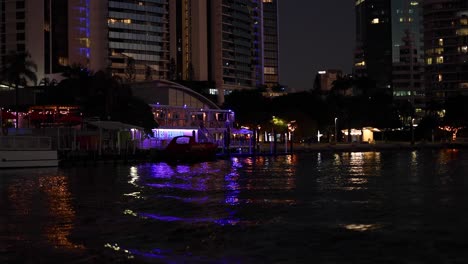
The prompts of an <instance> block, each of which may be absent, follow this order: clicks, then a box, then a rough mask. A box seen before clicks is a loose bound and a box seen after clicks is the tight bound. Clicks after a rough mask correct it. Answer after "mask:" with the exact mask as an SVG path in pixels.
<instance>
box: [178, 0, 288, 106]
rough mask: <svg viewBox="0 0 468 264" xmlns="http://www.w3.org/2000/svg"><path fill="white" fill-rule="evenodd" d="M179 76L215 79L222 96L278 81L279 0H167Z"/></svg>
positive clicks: (195, 78) (274, 84) (185, 78)
mask: <svg viewBox="0 0 468 264" xmlns="http://www.w3.org/2000/svg"><path fill="white" fill-rule="evenodd" d="M169 6H170V8H169V10H170V15H169V16H170V38H171V62H172V64H173V65H172V66H169V67H170V68H175V78H176V79H182V80H188V79H191V80H195V81H211V82H212V83H214V85H215V87H214V88H217V89H212V90H213V91H216V93H217V94H218V98H219V102H222V100H223V99H222V98H223V95H224V94H225V93H227V92H229V91H231V90H235V89H252V88H256V87H260V86H263V85H266V86H269V87H273V86H276V85H278V79H279V63H278V3H277V0H201V1H195V0H173V1H170V3H169Z"/></svg>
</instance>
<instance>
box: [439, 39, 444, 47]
mask: <svg viewBox="0 0 468 264" xmlns="http://www.w3.org/2000/svg"><path fill="white" fill-rule="evenodd" d="M443 45H444V39H441V38H440V39H439V46H443Z"/></svg>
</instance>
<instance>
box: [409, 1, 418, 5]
mask: <svg viewBox="0 0 468 264" xmlns="http://www.w3.org/2000/svg"><path fill="white" fill-rule="evenodd" d="M418 4H419V3H418V2H417V1H411V3H410V5H412V6H417V5H418Z"/></svg>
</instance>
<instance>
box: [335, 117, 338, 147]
mask: <svg viewBox="0 0 468 264" xmlns="http://www.w3.org/2000/svg"><path fill="white" fill-rule="evenodd" d="M336 120H338V117H335V143H336V142H337V139H336V137H337V129H336Z"/></svg>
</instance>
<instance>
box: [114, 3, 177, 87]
mask: <svg viewBox="0 0 468 264" xmlns="http://www.w3.org/2000/svg"><path fill="white" fill-rule="evenodd" d="M108 6H109V8H108V34H109V35H108V45H109V61H110V69H111V71H112V73H113V74H115V75H119V76H122V77H124V78H126V79H128V80H129V81H133V80H135V81H139V80H145V79H148V78H149V77H151V78H152V79H158V78H160V79H166V78H167V74H168V69H167V65H168V63H169V36H168V34H169V29H168V2H167V0H139V1H128V0H109V1H108ZM149 75H150V76H149ZM129 78H130V79H129Z"/></svg>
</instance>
